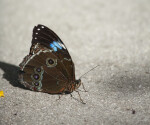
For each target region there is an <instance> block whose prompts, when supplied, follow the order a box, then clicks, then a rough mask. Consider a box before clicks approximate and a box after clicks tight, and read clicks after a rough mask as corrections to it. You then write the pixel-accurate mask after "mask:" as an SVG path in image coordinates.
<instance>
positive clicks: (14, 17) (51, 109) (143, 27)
mask: <svg viewBox="0 0 150 125" xmlns="http://www.w3.org/2000/svg"><path fill="white" fill-rule="evenodd" d="M37 24H43V25H46V26H48V27H50V28H51V29H52V30H54V31H55V32H56V33H57V34H58V35H59V36H60V38H61V39H62V40H63V41H64V43H65V44H66V46H67V48H68V50H69V52H70V54H71V56H72V58H73V61H74V63H75V66H76V77H77V78H79V77H80V76H81V75H82V74H83V73H85V72H86V71H88V70H89V69H91V68H92V67H94V66H96V65H98V64H99V65H100V67H98V68H97V69H95V70H94V71H92V72H90V73H89V74H87V75H86V76H85V77H84V78H82V81H83V83H84V85H85V87H86V89H87V90H88V92H80V95H81V97H82V99H83V100H84V101H85V102H86V104H85V105H83V104H82V103H80V102H79V97H78V94H77V93H76V92H73V93H72V94H73V97H74V98H71V97H70V95H64V96H63V97H62V98H61V99H60V100H59V101H56V100H57V99H58V95H50V94H46V93H40V92H33V91H30V90H27V89H25V88H24V87H23V86H22V85H20V84H18V81H17V70H18V65H19V63H20V62H21V61H22V59H23V57H24V56H25V55H27V54H28V52H29V47H30V45H31V38H32V29H33V27H34V26H35V25H37ZM80 89H81V90H82V87H80ZM0 90H3V91H4V94H5V97H4V98H0V125H63V124H64V125H150V1H149V0H107V1H106V0H82V1H81V0H72V1H71V0H42V1H40V0H33V1H31V0H24V1H23V0H22V1H21V0H0Z"/></svg>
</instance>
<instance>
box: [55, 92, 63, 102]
mask: <svg viewBox="0 0 150 125" xmlns="http://www.w3.org/2000/svg"><path fill="white" fill-rule="evenodd" d="M63 95H64V94H63V93H62V94H61V95H58V96H59V98H58V99H56V101H58V100H60V99H61V97H62V96H63Z"/></svg>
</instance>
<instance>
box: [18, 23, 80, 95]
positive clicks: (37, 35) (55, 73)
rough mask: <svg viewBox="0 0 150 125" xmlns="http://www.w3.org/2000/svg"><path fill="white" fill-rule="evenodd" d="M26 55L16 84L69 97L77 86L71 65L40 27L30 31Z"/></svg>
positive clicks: (57, 40) (59, 45)
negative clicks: (30, 39) (30, 38)
mask: <svg viewBox="0 0 150 125" xmlns="http://www.w3.org/2000/svg"><path fill="white" fill-rule="evenodd" d="M32 37H33V38H32V45H31V48H30V52H29V54H28V55H27V56H26V57H25V58H24V59H23V61H22V63H21V64H20V73H19V81H20V83H21V84H23V85H24V86H25V87H27V88H29V89H31V90H33V91H39V92H46V93H51V94H61V93H71V92H73V91H74V90H76V89H77V88H78V87H79V86H80V85H81V80H76V79H75V67H74V63H73V61H72V59H71V56H70V55H69V52H68V50H67V49H66V47H65V45H64V43H63V42H62V41H61V39H60V38H59V37H58V36H57V35H56V34H55V33H54V32H53V31H52V30H50V29H49V28H47V27H46V26H43V25H38V26H35V27H34V29H33V36H32Z"/></svg>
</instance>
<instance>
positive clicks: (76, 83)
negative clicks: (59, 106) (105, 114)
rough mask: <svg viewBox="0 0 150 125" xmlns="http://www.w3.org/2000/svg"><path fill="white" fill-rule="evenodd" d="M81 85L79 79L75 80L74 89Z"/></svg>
mask: <svg viewBox="0 0 150 125" xmlns="http://www.w3.org/2000/svg"><path fill="white" fill-rule="evenodd" d="M80 85H81V79H78V80H76V81H75V89H78V88H79V87H80Z"/></svg>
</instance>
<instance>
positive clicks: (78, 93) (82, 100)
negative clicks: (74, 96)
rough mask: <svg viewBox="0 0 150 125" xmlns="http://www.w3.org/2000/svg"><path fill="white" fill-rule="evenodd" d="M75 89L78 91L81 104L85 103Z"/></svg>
mask: <svg viewBox="0 0 150 125" xmlns="http://www.w3.org/2000/svg"><path fill="white" fill-rule="evenodd" d="M75 91H76V92H77V93H78V95H79V98H80V101H81V103H82V104H86V103H85V102H84V101H83V100H82V98H81V96H80V93H79V91H77V90H75Z"/></svg>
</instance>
